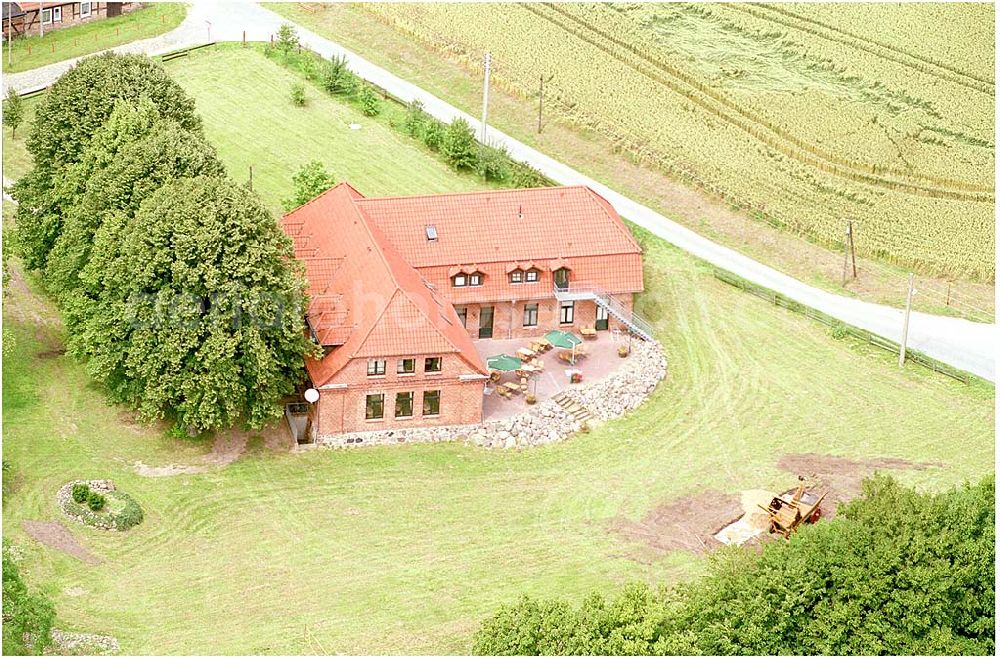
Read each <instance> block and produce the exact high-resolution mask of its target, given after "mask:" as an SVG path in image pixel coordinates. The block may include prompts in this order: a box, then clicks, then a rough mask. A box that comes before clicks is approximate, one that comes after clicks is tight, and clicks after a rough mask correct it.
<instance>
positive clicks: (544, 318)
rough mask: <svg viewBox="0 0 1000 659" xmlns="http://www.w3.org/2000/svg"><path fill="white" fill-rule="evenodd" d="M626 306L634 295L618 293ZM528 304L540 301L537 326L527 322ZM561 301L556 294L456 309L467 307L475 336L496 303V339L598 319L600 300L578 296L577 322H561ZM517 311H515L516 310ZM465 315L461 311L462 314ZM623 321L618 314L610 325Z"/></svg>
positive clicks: (592, 322)
mask: <svg viewBox="0 0 1000 659" xmlns="http://www.w3.org/2000/svg"><path fill="white" fill-rule="evenodd" d="M612 297H614V298H616V299H618V300H619V301H620V302H621V303H622V304H623V305H625V308H626V309H628V310H630V311H631V309H632V295H631V294H624V295H614V296H612ZM528 304H537V305H538V324H537V325H536V326H534V327H525V326H524V308H525V306H526V305H528ZM559 304H560V303H559V301H558V300H556V299H555V298H554V297H553V298H550V299H547V300H527V301H518V302H515V303H514V304H513V305H512V304H511V303H510V302H501V303H493V304H467V305H455V306H456V309H460V308H462V307H464V308H465V309H466V322H465V328H466V330H467V331H468V332H469V336H471V337H472V338H473V339H478V338H480V337H479V321H480V315H481V309H482V308H483V307H485V306H492V307H493V337H492V338H494V339H519V338H534V337H537V336H541V335H543V334H545V333H546V332H548V331H549V330H552V329H557V328H558V329H565V330H567V331H572V332H578V331H579V330H580V328H581V327H594V325H595V322H596V320H597V304H596V303H595V302H593V301H592V300H577V301H576V303H575V305H574V307H573V322H572V323H570V324H567V325H564V324H561V323H560V322H559V319H560V314H559ZM512 312H513V313H512ZM459 315H461V313H460V314H459ZM619 325H620V323H618V321H617V320H616V319H615V318H613V317H612V318H609V319H608V329H609V330H610V329H613V328H615V327H618V326H619Z"/></svg>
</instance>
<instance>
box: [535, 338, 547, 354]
mask: <svg viewBox="0 0 1000 659" xmlns="http://www.w3.org/2000/svg"><path fill="white" fill-rule="evenodd" d="M551 347H552V344H551V343H549V342H548V341H546V340H545V339H532V341H531V349H532V350H534V351H535V352H545V351H546V350H548V349H549V348H551Z"/></svg>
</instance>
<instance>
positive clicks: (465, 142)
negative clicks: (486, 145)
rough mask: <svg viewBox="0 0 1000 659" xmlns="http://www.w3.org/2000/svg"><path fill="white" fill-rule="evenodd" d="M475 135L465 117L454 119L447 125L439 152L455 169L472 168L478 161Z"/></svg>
mask: <svg viewBox="0 0 1000 659" xmlns="http://www.w3.org/2000/svg"><path fill="white" fill-rule="evenodd" d="M477 151H478V150H477V148H476V137H475V135H473V133H472V126H470V125H469V122H467V121H466V120H465V119H455V120H454V121H452V122H451V123H450V124H449V125H448V129H447V130H446V131H445V134H444V139H443V140H442V141H441V153H443V154H444V157H445V159H447V160H448V164H450V165H451V166H452V167H454V168H455V169H473V168H475V166H476V163H477V162H478V161H479V154H478V153H477Z"/></svg>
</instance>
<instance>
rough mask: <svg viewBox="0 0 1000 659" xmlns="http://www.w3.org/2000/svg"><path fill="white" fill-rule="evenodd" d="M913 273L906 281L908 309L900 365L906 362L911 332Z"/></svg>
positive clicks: (901, 343) (904, 322) (900, 348)
mask: <svg viewBox="0 0 1000 659" xmlns="http://www.w3.org/2000/svg"><path fill="white" fill-rule="evenodd" d="M914 293H916V291H915V290H913V273H912V272H911V273H910V277H909V279H908V281H907V283H906V311H905V312H904V314H903V340H902V341H900V342H899V367H900V368H902V367H903V364H905V363H906V335H907V334H909V332H910V307H911V306H912V304H913V294H914Z"/></svg>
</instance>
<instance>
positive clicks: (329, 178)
mask: <svg viewBox="0 0 1000 659" xmlns="http://www.w3.org/2000/svg"><path fill="white" fill-rule="evenodd" d="M336 183H337V179H335V178H334V177H333V174H330V173H329V172H327V171H326V168H325V167H323V163H321V162H320V161H318V160H313V161H312V162H308V163H306V164H305V165H303V166H302V167H301V168H299V171H298V172H296V173H295V175H294V176H292V185H293V186H294V188H295V193H294V194H293V195H292V196H291V197H289V198H288V199H283V200H282V202H281V204H282V206H284V208H285V210H286V211H290V210H292V209H293V208H298V207H299V206H301V205H302V204H304V203H306V202H307V201H309V200H310V199H315V198H316V197H318V196H319V195H321V194H323V193H324V192H326V191H327V190H329V189H330V188H331V187H333V186H334V185H335V184H336Z"/></svg>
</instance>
